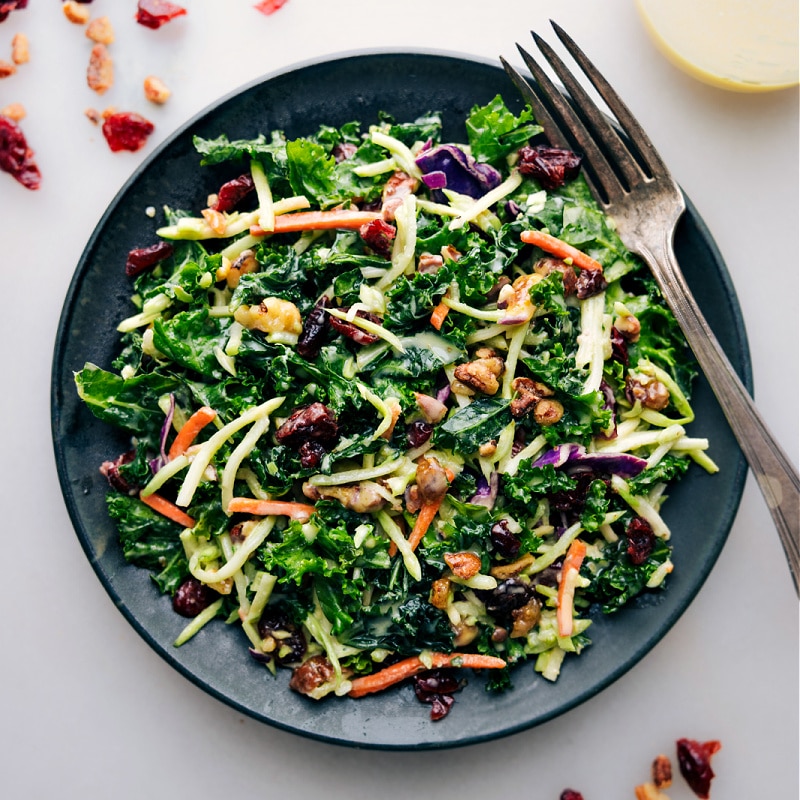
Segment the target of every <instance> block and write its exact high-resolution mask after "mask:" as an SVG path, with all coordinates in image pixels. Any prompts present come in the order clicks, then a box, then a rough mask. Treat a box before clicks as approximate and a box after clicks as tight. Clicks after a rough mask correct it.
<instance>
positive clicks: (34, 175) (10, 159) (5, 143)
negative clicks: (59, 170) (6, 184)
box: [0, 115, 42, 189]
mask: <svg viewBox="0 0 800 800" xmlns="http://www.w3.org/2000/svg"><path fill="white" fill-rule="evenodd" d="M0 169H1V170H3V172H8V173H9V174H10V175H11V176H12V177H13V178H15V179H16V180H18V181H19V182H20V183H21V184H22V185H23V186H24V187H25V188H26V189H38V188H39V186H40V184H41V181H42V175H41V173H40V172H39V167H37V166H36V164H35V162H34V160H33V150H31V149H30V147H28V142H27V141H26V139H25V134H24V133H23V132H22V128H20V127H19V125H17V123H16V122H14V120H12V119H9V118H8V117H4V116H2V115H0Z"/></svg>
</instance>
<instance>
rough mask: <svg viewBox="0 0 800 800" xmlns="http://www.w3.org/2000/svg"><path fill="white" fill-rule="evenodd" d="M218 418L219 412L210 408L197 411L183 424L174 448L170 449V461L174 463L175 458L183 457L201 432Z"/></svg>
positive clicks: (173, 444) (173, 443) (205, 407)
mask: <svg viewBox="0 0 800 800" xmlns="http://www.w3.org/2000/svg"><path fill="white" fill-rule="evenodd" d="M216 416H217V412H216V411H214V409H213V408H209V407H208V406H203V407H202V408H198V409H197V411H195V412H194V414H192V416H191V417H189V419H187V420H186V422H184V423H183V425H182V426H181V429H180V430H179V431H178V435H177V436H176V437H175V441H173V442H172V446H171V447H170V448H169V453H168V454H167V455H168V457H169V460H170V461H172V459H173V458H177V457H178V456H181V455H183V454H184V453H185V452H186V451H187V450H188V449H189V447H190V445H191V444H192V442H193V441H194V440H195V439H196V438H197V435H198V434H199V433H200V431H201V430H203V428H205V426H206V425H208V423H209V422H211V420H213V419H214V418H215V417H216Z"/></svg>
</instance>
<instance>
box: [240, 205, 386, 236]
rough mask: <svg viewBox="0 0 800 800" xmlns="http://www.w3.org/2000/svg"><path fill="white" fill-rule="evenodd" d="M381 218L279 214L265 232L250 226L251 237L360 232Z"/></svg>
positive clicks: (343, 212) (340, 212)
mask: <svg viewBox="0 0 800 800" xmlns="http://www.w3.org/2000/svg"><path fill="white" fill-rule="evenodd" d="M380 216H381V214H380V212H378V211H348V210H341V209H339V210H335V211H296V212H294V213H292V214H278V215H277V216H276V217H275V227H274V228H273V229H272V230H271V231H265V230H264V229H263V228H262V227H261V226H260V225H251V226H250V235H251V236H264V235H266V234H267V233H294V232H297V231H324V230H330V229H331V228H339V229H344V230H358V229H359V228H360V227H361V226H362V225H365V224H366V223H368V222H372V220H374V219H378V218H379V217H380Z"/></svg>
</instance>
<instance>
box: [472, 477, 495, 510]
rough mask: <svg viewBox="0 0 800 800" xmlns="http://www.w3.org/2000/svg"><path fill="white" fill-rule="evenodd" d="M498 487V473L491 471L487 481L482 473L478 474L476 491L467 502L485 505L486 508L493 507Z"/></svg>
mask: <svg viewBox="0 0 800 800" xmlns="http://www.w3.org/2000/svg"><path fill="white" fill-rule="evenodd" d="M499 487H500V475H499V473H497V472H493V473H492V474H491V475H490V476H489V480H488V481H487V480H486V478H484V477H483V475H479V476H478V480H477V486H476V489H477V491H476V492H475V494H474V495H472V497H470V499H469V501H468V502H469V503H470V504H471V505H474V506H485V507H486V508H488V509H492V508H494V504H495V501H496V500H497V490H498V489H499Z"/></svg>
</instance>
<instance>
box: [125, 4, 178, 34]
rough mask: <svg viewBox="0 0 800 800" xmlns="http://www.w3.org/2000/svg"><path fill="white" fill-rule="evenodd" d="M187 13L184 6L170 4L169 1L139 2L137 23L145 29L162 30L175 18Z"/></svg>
mask: <svg viewBox="0 0 800 800" xmlns="http://www.w3.org/2000/svg"><path fill="white" fill-rule="evenodd" d="M185 13H186V9H185V8H184V7H183V6H179V5H176V4H175V3H169V2H167V0H139V3H138V6H137V10H136V21H137V22H138V23H139V24H140V25H144V26H145V28H153V29H154V30H155V29H156V28H160V27H161V26H162V25H164V24H165V23H167V22H169V21H170V20H172V19H175V17H181V16H183V15H184V14H185Z"/></svg>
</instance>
